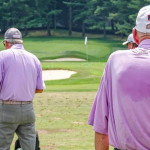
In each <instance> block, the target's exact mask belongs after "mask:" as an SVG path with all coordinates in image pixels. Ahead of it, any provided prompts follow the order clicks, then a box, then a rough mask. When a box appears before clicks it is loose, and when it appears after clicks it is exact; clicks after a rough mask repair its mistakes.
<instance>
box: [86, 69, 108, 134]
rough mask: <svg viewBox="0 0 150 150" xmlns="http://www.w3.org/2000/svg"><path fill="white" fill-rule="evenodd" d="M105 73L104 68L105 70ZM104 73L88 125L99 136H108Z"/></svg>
mask: <svg viewBox="0 0 150 150" xmlns="http://www.w3.org/2000/svg"><path fill="white" fill-rule="evenodd" d="M105 71H106V68H105ZM105 71H104V73H103V76H102V79H101V82H100V86H99V89H98V92H97V94H96V97H95V100H94V103H93V107H92V110H91V112H90V116H89V120H88V124H89V125H92V126H93V128H94V130H95V131H96V132H98V133H101V134H108V115H109V110H108V99H107V79H106V72H105Z"/></svg>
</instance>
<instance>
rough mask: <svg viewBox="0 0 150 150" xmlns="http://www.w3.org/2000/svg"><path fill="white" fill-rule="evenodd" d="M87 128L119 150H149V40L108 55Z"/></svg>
mask: <svg viewBox="0 0 150 150" xmlns="http://www.w3.org/2000/svg"><path fill="white" fill-rule="evenodd" d="M88 124H89V125H92V126H94V130H95V131H96V132H99V133H102V134H108V137H109V144H110V145H112V146H114V147H116V148H119V149H121V150H150V39H146V40H143V41H142V42H141V43H140V45H139V46H138V48H135V49H133V50H119V51H116V52H114V53H112V54H111V55H110V57H109V59H108V62H107V64H106V67H105V71H104V73H103V76H102V79H101V83H100V87H99V90H98V92H97V95H96V98H95V101H94V104H93V107H92V110H91V113H90V116H89V120H88Z"/></svg>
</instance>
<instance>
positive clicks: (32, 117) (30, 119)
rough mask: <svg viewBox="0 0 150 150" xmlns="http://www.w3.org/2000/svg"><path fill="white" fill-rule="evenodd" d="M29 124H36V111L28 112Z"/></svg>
mask: <svg viewBox="0 0 150 150" xmlns="http://www.w3.org/2000/svg"><path fill="white" fill-rule="evenodd" d="M27 122H28V123H33V122H35V113H34V110H30V111H28V113H27Z"/></svg>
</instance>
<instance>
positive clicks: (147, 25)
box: [133, 5, 150, 45]
mask: <svg viewBox="0 0 150 150" xmlns="http://www.w3.org/2000/svg"><path fill="white" fill-rule="evenodd" d="M133 37H134V40H135V42H136V44H137V45H139V43H140V42H141V41H142V40H144V39H150V5H148V6H145V7H142V8H141V9H140V10H139V12H138V15H137V18H136V26H135V28H133Z"/></svg>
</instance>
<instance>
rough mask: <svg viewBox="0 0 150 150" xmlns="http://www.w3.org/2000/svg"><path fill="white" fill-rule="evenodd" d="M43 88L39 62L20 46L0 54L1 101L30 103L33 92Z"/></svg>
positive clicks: (14, 46) (17, 45) (16, 45)
mask: <svg viewBox="0 0 150 150" xmlns="http://www.w3.org/2000/svg"><path fill="white" fill-rule="evenodd" d="M44 88H45V84H44V82H43V80H42V68H41V64H40V61H39V60H38V59H37V57H36V56H35V55H33V54H31V53H29V52H27V51H26V50H25V49H24V47H23V45H22V44H15V45H13V46H12V47H11V48H10V49H7V50H3V51H1V52H0V99H1V100H14V101H32V100H33V98H34V95H35V90H36V89H44Z"/></svg>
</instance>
